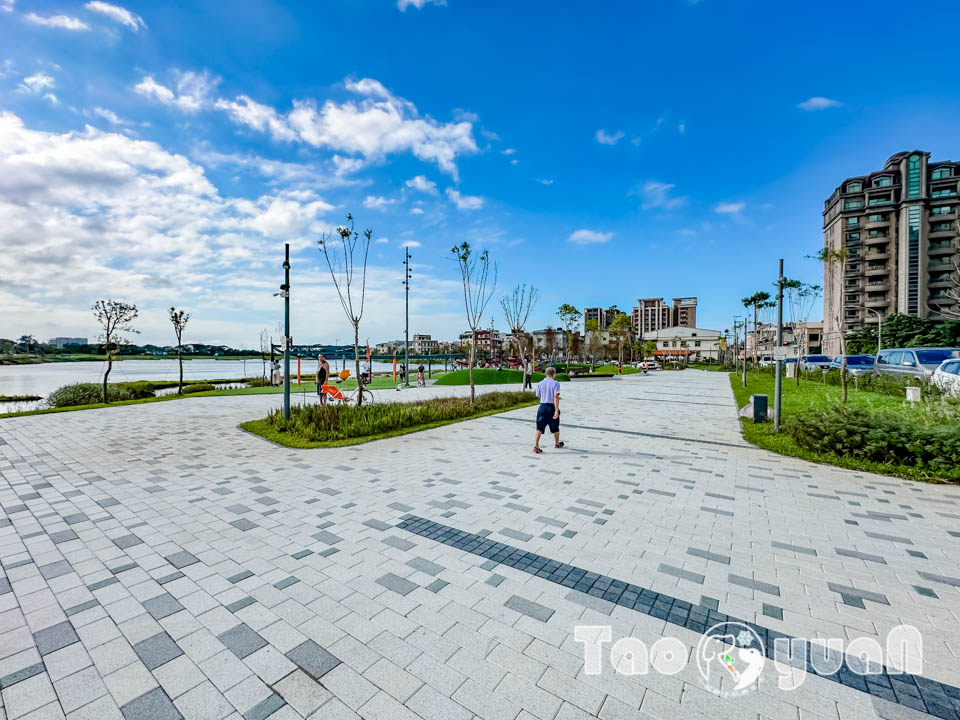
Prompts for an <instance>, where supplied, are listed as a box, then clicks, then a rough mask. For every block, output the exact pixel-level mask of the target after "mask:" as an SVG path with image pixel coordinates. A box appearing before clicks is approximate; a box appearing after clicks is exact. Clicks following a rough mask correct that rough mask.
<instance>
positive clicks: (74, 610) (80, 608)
mask: <svg viewBox="0 0 960 720" xmlns="http://www.w3.org/2000/svg"><path fill="white" fill-rule="evenodd" d="M99 604H100V601H99V600H87V601H86V602H85V603H80V604H79V605H74V606H73V607H69V608H67V609H66V610H64V611H63V612H64V613H66V615H67V617H70V616H71V615H76V614H78V613H82V612H85V611H87V610H89V609H90V608H95V607H96V606H97V605H99Z"/></svg>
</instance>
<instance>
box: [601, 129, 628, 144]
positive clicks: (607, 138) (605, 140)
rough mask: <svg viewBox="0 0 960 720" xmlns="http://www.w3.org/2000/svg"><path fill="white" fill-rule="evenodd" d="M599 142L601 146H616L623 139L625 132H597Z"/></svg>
mask: <svg viewBox="0 0 960 720" xmlns="http://www.w3.org/2000/svg"><path fill="white" fill-rule="evenodd" d="M596 137H597V142H598V143H600V144H601V145H616V144H617V143H618V142H620V141H621V140H622V139H623V131H621V130H617V132H615V133H612V134H611V133H608V132H607V131H606V130H603V129H601V130H597V136H596Z"/></svg>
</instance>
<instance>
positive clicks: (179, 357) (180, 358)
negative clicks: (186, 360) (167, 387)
mask: <svg viewBox="0 0 960 720" xmlns="http://www.w3.org/2000/svg"><path fill="white" fill-rule="evenodd" d="M177 363H179V365H180V384H179V385H178V386H177V395H183V354H182V353H181V350H180V338H177Z"/></svg>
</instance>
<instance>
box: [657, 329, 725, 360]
mask: <svg viewBox="0 0 960 720" xmlns="http://www.w3.org/2000/svg"><path fill="white" fill-rule="evenodd" d="M643 340H644V342H646V341H648V340H652V341H654V342H656V343H657V349H656V350H655V351H654V355H655V356H656V357H658V358H677V359H681V360H686V359H689V360H692V361H694V362H695V361H697V360H707V359H711V360H717V361H719V360H721V359H722V358H723V350H724V341H723V333H722V332H721V331H719V330H707V329H706V328H696V327H693V328H691V327H682V326H678V327H669V328H661V329H660V330H653V331H648V332H646V333H644V336H643Z"/></svg>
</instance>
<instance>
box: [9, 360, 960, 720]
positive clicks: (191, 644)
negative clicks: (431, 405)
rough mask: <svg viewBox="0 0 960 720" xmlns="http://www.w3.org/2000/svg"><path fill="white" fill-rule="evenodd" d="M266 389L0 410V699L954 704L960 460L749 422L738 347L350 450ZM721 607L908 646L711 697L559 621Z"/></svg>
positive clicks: (543, 715)
mask: <svg viewBox="0 0 960 720" xmlns="http://www.w3.org/2000/svg"><path fill="white" fill-rule="evenodd" d="M453 392H463V390H462V389H459V388H457V389H450V388H435V387H431V388H427V389H425V390H416V391H406V392H404V393H402V394H398V393H394V392H385V393H382V395H381V398H382V399H385V400H394V399H403V400H409V399H412V398H416V397H424V396H425V395H440V394H453ZM276 401H277V398H276V397H269V396H245V397H226V398H192V399H189V400H185V401H180V402H173V403H156V404H152V405H142V406H127V407H118V408H111V409H107V410H96V411H86V412H81V413H65V414H54V415H45V416H33V417H25V418H12V419H5V420H0V507H2V513H0V565H2V571H0V698H2V707H0V720H5V718H11V719H13V718H16V719H17V720H19V719H20V718H56V717H64V716H66V717H68V718H71V720H72V719H73V718H91V719H98V720H99V719H100V718H120V717H124V718H127V719H128V720H132V719H133V718H138V719H139V718H179V717H183V718H188V719H192V718H226V717H231V718H240V717H243V718H247V719H248V720H249V719H251V718H267V717H270V718H273V719H275V720H279V719H282V718H299V717H309V718H353V717H357V716H360V717H364V718H384V719H389V720H393V719H394V718H417V717H420V718H427V719H430V718H442V719H444V720H446V719H448V718H449V719H454V718H467V719H469V718H475V717H480V718H491V719H492V718H509V719H511V720H514V719H518V718H522V719H524V720H531V719H533V718H540V719H541V720H554V719H555V718H556V719H559V720H569V719H572V718H583V717H600V718H641V719H644V718H645V719H647V720H649V718H664V719H666V718H684V719H687V718H691V719H694V720H696V719H697V718H706V717H716V716H718V715H719V716H722V717H724V718H728V717H729V718H750V719H751V720H758V719H759V718H769V719H771V720H774V719H776V720H779V719H781V718H784V719H787V718H790V719H792V720H801V719H802V720H807V719H814V718H829V719H833V720H848V719H849V718H876V717H883V718H891V719H892V718H897V719H899V718H908V719H909V718H911V717H930V716H931V715H933V716H936V717H947V718H951V720H957V718H958V715H957V708H958V707H960V700H958V698H960V695H958V694H957V693H956V692H955V688H956V687H957V686H958V685H960V662H958V657H960V489H958V488H956V487H943V486H931V485H924V484H918V483H912V482H907V481H900V480H897V479H893V478H887V477H879V476H874V475H870V474H867V473H856V472H851V471H845V470H840V469H836V468H830V467H823V466H817V465H811V464H809V463H805V462H801V461H798V460H793V459H789V458H782V457H779V456H776V455H772V454H769V453H766V452H762V451H759V450H757V449H755V448H752V447H750V446H748V445H746V444H745V443H743V441H742V440H741V438H740V435H739V431H738V426H737V420H736V414H735V408H734V405H733V397H732V393H731V392H730V389H729V386H728V381H727V378H726V376H725V375H721V374H714V373H701V372H697V371H684V372H682V373H661V374H650V375H648V376H646V377H638V376H629V377H625V378H619V379H614V380H609V381H596V382H584V383H581V384H578V383H571V384H570V385H565V386H564V401H563V432H564V439H565V440H566V442H567V444H568V447H567V448H565V449H563V450H560V451H554V450H553V449H552V448H549V447H547V449H546V450H545V452H544V454H543V455H540V456H534V455H533V454H532V452H531V451H530V448H531V445H532V422H531V420H532V411H530V410H521V411H516V412H513V413H508V414H504V415H499V416H493V417H488V418H483V419H479V420H476V421H470V422H468V423H461V424H457V425H452V426H448V427H444V428H438V429H435V430H431V431H428V432H424V433H419V434H416V435H410V436H406V437H400V438H395V439H392V440H386V441H381V442H378V443H374V444H368V445H362V446H356V447H353V448H342V449H336V450H312V451H297V450H288V449H283V448H277V447H274V446H272V445H270V444H269V443H266V442H264V441H262V440H260V439H259V438H255V437H252V436H249V435H246V434H245V433H242V432H241V431H239V430H237V428H236V425H237V423H239V422H241V421H243V420H246V419H250V418H252V417H257V416H259V415H262V414H263V412H264V411H265V409H266V408H268V407H270V406H272V405H273V404H275V403H276ZM548 445H549V444H548ZM438 527H443V528H447V529H448V530H442V531H437V530H436V528H438ZM470 543H473V544H472V545H471V546H470V548H469V549H468V548H467V545H468V544H470ZM484 544H486V546H487V550H489V548H491V547H496V548H498V550H503V549H504V548H509V551H508V552H506V554H497V553H492V554H491V553H488V554H487V555H484V554H483V553H484V552H487V550H482V551H479V552H478V548H480V547H481V546H483V545H484ZM511 557H512V559H511ZM571 568H576V569H579V571H582V574H577V573H574V572H573V571H572V569H571ZM588 576H589V580H590V583H589V584H585V583H586V581H585V579H584V578H586V577H588ZM728 616H730V617H735V618H739V619H742V620H744V621H746V622H748V623H750V624H752V625H753V626H755V627H756V628H758V629H759V630H761V631H762V632H763V633H764V637H773V636H774V635H776V634H778V633H782V634H784V635H788V636H794V637H800V638H808V639H826V638H843V639H845V640H846V641H848V642H849V641H850V640H853V639H855V638H862V637H865V638H870V637H872V638H877V639H879V640H883V639H884V638H885V637H886V634H887V632H888V631H889V630H890V629H891V628H893V627H894V626H897V625H900V624H909V625H913V626H915V627H917V628H918V629H919V630H920V632H921V633H922V636H923V642H924V645H923V650H924V667H923V673H922V676H921V677H920V678H918V679H916V680H915V681H913V682H912V684H911V683H909V682H904V681H903V679H900V678H897V676H895V675H894V676H889V677H888V682H887V684H883V683H882V682H879V681H878V682H871V683H866V684H865V686H864V687H860V689H857V688H858V681H857V680H851V682H850V683H849V685H851V686H848V685H847V684H844V683H843V682H841V681H840V679H839V678H834V679H828V678H822V677H808V678H806V680H805V681H804V683H803V685H802V686H801V687H800V688H799V689H798V690H794V691H791V692H786V691H781V690H778V689H777V684H776V677H777V676H776V671H775V669H774V668H773V667H772V663H768V664H767V667H765V669H764V672H763V674H762V675H761V679H760V682H759V684H758V687H757V689H756V690H755V691H753V692H750V693H749V694H746V695H743V696H740V697H735V698H728V699H720V698H719V697H717V696H716V695H714V694H711V693H710V692H707V691H706V690H705V689H704V683H703V681H702V679H701V677H700V673H699V672H698V670H697V668H696V664H695V663H694V662H690V663H688V664H687V666H686V667H684V668H683V669H682V670H680V671H679V672H678V673H677V674H674V675H663V674H658V673H654V672H651V673H649V674H646V675H635V676H626V675H618V674H615V673H614V672H613V670H612V668H611V666H610V663H609V662H608V661H607V660H606V659H605V660H604V662H605V668H604V669H605V672H604V673H603V674H601V675H599V676H594V675H587V674H585V673H584V661H583V648H582V645H581V644H579V643H577V642H576V641H575V640H574V638H573V632H574V627H575V626H576V625H609V626H611V628H612V636H613V638H614V640H616V639H617V638H620V637H627V636H633V637H636V638H639V639H641V640H643V641H644V642H645V643H647V644H648V646H652V645H653V643H654V642H655V641H656V640H658V639H659V638H661V637H663V636H666V635H669V636H673V637H676V638H678V639H680V640H681V641H682V643H683V644H684V645H685V646H686V648H687V649H688V650H689V651H690V652H692V649H693V648H694V647H695V646H696V645H697V642H698V641H699V638H700V633H699V632H698V631H699V630H700V623H701V620H700V618H703V619H704V621H706V620H709V619H711V618H721V617H723V618H725V617H728ZM703 624H706V623H705V622H704V623H703ZM950 713H953V714H952V715H951V714H950Z"/></svg>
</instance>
